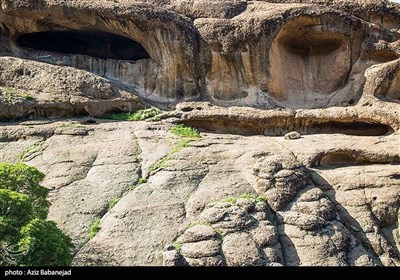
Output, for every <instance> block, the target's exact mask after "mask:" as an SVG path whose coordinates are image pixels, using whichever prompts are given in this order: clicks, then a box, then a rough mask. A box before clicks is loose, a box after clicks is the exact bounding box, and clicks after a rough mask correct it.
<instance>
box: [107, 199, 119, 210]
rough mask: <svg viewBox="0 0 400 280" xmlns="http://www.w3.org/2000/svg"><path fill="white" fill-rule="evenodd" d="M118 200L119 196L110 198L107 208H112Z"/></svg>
mask: <svg viewBox="0 0 400 280" xmlns="http://www.w3.org/2000/svg"><path fill="white" fill-rule="evenodd" d="M119 200H120V198H118V197H115V198H113V199H111V201H110V202H109V203H108V210H111V208H113V207H114V206H115V205H116V204H117V203H118V201H119Z"/></svg>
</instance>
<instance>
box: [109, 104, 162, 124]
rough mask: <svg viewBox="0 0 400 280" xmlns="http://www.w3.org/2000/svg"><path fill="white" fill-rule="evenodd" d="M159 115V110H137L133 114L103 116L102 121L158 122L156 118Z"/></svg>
mask: <svg viewBox="0 0 400 280" xmlns="http://www.w3.org/2000/svg"><path fill="white" fill-rule="evenodd" d="M160 113H161V111H160V109H158V108H155V107H152V108H149V109H143V110H139V111H137V112H134V113H118V114H112V115H104V116H103V118H104V119H109V120H114V121H144V120H148V119H154V118H155V120H158V119H157V118H156V117H157V115H159V114H160Z"/></svg>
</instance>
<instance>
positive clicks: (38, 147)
mask: <svg viewBox="0 0 400 280" xmlns="http://www.w3.org/2000/svg"><path fill="white" fill-rule="evenodd" d="M43 144H44V141H39V142H36V143H33V144H32V145H30V146H29V147H28V148H26V149H25V150H24V151H23V152H22V154H21V155H20V157H19V161H20V162H23V161H25V160H26V158H27V157H28V156H29V155H31V154H33V153H35V152H38V153H39V154H40V155H41V156H42V155H43V151H44V148H43Z"/></svg>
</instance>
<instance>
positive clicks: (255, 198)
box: [208, 194, 267, 206]
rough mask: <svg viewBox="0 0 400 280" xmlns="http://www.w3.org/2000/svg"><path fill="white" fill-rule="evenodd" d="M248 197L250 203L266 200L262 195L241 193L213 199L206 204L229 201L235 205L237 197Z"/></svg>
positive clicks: (211, 204)
mask: <svg viewBox="0 0 400 280" xmlns="http://www.w3.org/2000/svg"><path fill="white" fill-rule="evenodd" d="M241 198H242V199H243V198H244V199H249V200H250V201H251V202H252V203H255V204H256V203H260V202H267V198H266V197H265V196H263V195H258V196H257V195H252V194H242V195H241V196H238V197H234V196H230V197H227V198H224V199H221V200H218V201H213V202H210V203H209V204H208V205H209V206H213V205H217V204H221V203H229V204H232V205H237V201H238V199H241Z"/></svg>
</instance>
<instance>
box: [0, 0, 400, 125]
mask: <svg viewBox="0 0 400 280" xmlns="http://www.w3.org/2000/svg"><path fill="white" fill-rule="evenodd" d="M399 15H400V8H399V6H398V5H397V4H394V3H391V2H389V1H380V0H379V1H378V0H371V1H350V0H349V1H339V0H338V1H316V0H307V1H296V0H290V1H267V0H265V1H246V0H243V1H236V0H223V1H219V0H218V1H211V4H210V1H205V0H195V1H180V0H167V1H162V2H160V1H155V0H154V1H153V0H152V1H133V0H132V1H122V0H121V1H106V0H99V1H82V0H79V1H77V0H74V1H61V0H42V1H33V0H32V1H14V0H2V1H1V8H0V26H1V28H0V36H1V38H2V46H1V48H0V55H1V56H2V57H3V58H2V61H0V64H1V65H2V72H5V73H4V74H3V75H2V76H0V85H3V86H12V87H16V88H21V89H23V90H30V91H32V94H33V96H34V97H36V95H35V94H34V92H35V90H40V91H41V92H44V93H46V94H47V95H48V94H51V93H52V91H50V92H49V91H46V90H50V89H51V87H53V88H57V89H58V90H55V91H56V92H57V91H59V89H64V91H63V92H64V93H65V92H69V93H70V94H72V95H73V96H77V99H78V100H80V98H78V96H81V95H83V96H81V97H82V98H84V97H88V96H87V95H88V94H89V95H90V97H91V98H92V99H93V100H94V99H96V100H97V99H99V100H103V97H101V96H102V95H101V94H100V93H90V92H91V89H90V88H93V89H97V88H98V89H99V91H104V90H105V89H102V88H103V86H99V85H98V84H99V83H102V84H104V85H105V86H106V87H109V89H107V91H111V92H112V96H110V97H107V98H108V99H110V98H111V101H110V102H112V100H114V99H118V100H120V99H121V100H124V101H125V103H118V102H117V105H116V106H114V107H115V108H114V109H119V110H129V109H130V108H129V106H127V105H126V104H127V103H128V104H129V103H132V98H133V97H129V96H128V95H127V93H128V92H129V93H131V94H132V95H136V96H140V97H141V98H142V99H144V100H147V101H149V102H153V103H156V104H158V105H159V106H163V107H168V106H174V105H175V104H177V103H179V102H181V101H189V100H195V101H205V100H210V101H212V103H214V104H216V105H221V106H250V107H257V108H261V109H276V108H282V107H283V108H292V109H319V108H326V107H346V108H352V107H353V106H354V105H362V104H363V105H366V104H372V103H374V102H373V101H376V102H378V100H383V101H385V102H387V101H390V102H396V103H398V101H399V95H398V91H399V90H398V87H399V85H398V84H399V83H398V81H397V80H398V76H399V75H398V72H399V71H398V69H399V67H398V63H397V59H398V58H399V55H400V51H399V44H398V40H399V39H400V35H399V33H398V30H399V28H400V22H399V21H398V17H399ZM293 34H295V35H293ZM66 38H67V39H66ZM43 41H46V42H47V43H46V44H43ZM128 46H131V47H128ZM7 57H14V58H7ZM15 57H17V58H20V60H16V59H15ZM32 60H34V61H40V62H42V63H47V64H53V65H54V67H50V66H49V65H43V64H42V63H38V62H36V63H32V62H29V61H32ZM24 62H26V63H24ZM56 66H70V67H71V68H73V69H81V70H84V71H87V72H90V73H92V74H94V75H97V76H100V77H102V78H103V79H101V78H99V77H95V76H93V75H90V74H85V76H82V75H83V74H82V72H81V71H78V70H75V71H76V73H74V74H73V73H71V71H69V70H70V69H71V68H68V67H61V69H60V67H56ZM376 70H379V71H376ZM47 72H50V73H49V74H48V75H47V74H46V73H47ZM382 73H386V75H383V74H382ZM54 75H57V76H58V77H61V78H62V79H61V81H53V79H52V78H51V76H54ZM47 76H50V84H51V85H46V86H44V85H40V84H41V80H46V78H47ZM65 79H67V80H68V81H70V82H69V83H71V85H70V86H71V87H67V85H63V84H61V85H60V83H62V81H63V80H65ZM82 79H84V80H85V83H84V85H82V86H84V87H88V91H89V93H86V90H84V91H85V92H84V93H82V88H77V85H78V84H82V83H83V81H82ZM374 83H377V84H376V85H374ZM95 85H98V87H95ZM364 85H366V86H365V87H364ZM43 87H44V88H43ZM116 91H117V92H118V93H116ZM119 91H120V92H119ZM97 94H100V96H99V95H97ZM109 94H110V93H109ZM41 97H43V93H41V94H40V95H39V97H38V99H39V100H38V101H42V98H41ZM57 97H58V96H57V94H56V96H54V97H50V98H47V99H48V100H52V99H54V98H57ZM89 99H90V98H89ZM104 99H106V98H104ZM376 99H378V100H376ZM61 100H62V101H64V102H66V101H68V99H66V98H61ZM129 101H130V102H129ZM121 102H122V101H121ZM126 102H127V103H126ZM376 102H375V103H376ZM385 102H382V104H383V103H385ZM90 103H92V102H90ZM72 104H75V102H72ZM379 104H381V103H379ZM67 105H69V106H67ZM388 106H389V107H387V109H390V105H388ZM16 107H18V108H19V109H18V110H19V111H21V110H25V111H29V110H33V108H34V109H36V110H38V109H39V108H47V107H46V106H44V104H42V102H37V103H33V102H30V103H29V102H19V103H18V105H17V106H16ZM65 107H66V108H65V109H64V111H67V112H69V114H70V115H76V113H80V114H85V113H87V112H86V111H85V110H77V108H76V106H71V104H69V103H68V102H67V104H65ZM111 109H112V108H111ZM384 111H386V109H384ZM395 111H396V110H395ZM101 112H102V110H98V111H95V113H94V114H95V115H96V114H97V113H101ZM89 114H90V112H89ZM311 114H316V112H311ZM20 115H22V116H23V117H27V116H29V114H20ZM39 115H45V114H39ZM50 115H51V114H50ZM7 117H8V118H13V117H14V115H13V114H12V112H8V114H4V116H0V118H2V119H3V118H7Z"/></svg>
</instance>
